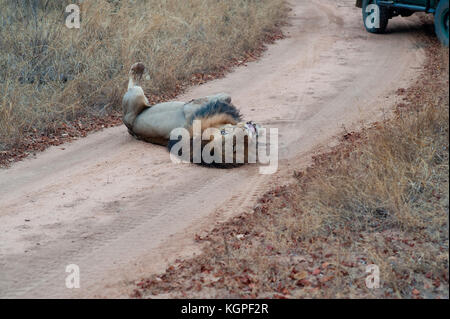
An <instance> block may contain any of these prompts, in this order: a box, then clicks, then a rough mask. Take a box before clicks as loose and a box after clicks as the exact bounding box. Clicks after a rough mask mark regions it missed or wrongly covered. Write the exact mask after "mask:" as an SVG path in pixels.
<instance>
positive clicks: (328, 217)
mask: <svg viewBox="0 0 450 319" xmlns="http://www.w3.org/2000/svg"><path fill="white" fill-rule="evenodd" d="M427 52H428V58H427V64H426V68H425V70H424V72H423V74H422V76H421V78H420V80H419V81H418V83H417V84H416V85H414V86H413V87H411V88H408V89H406V90H404V89H402V90H399V94H402V95H404V102H405V103H403V104H402V105H399V107H398V109H397V116H396V117H395V118H394V119H392V120H389V121H387V122H384V123H376V124H375V125H374V127H372V128H369V129H366V130H364V131H362V132H359V133H351V134H347V135H346V136H345V139H344V140H343V143H342V144H341V145H340V146H339V147H337V148H335V149H334V150H333V151H331V152H329V153H327V154H323V155H320V156H318V157H316V158H315V162H314V165H313V166H312V167H310V168H308V169H307V170H306V171H303V172H299V173H296V179H297V181H298V183H296V184H294V185H290V186H288V187H283V188H277V189H274V190H273V191H271V192H269V193H268V194H266V195H265V196H264V197H263V198H261V199H260V202H259V204H258V205H257V207H256V209H255V210H254V212H252V213H248V214H244V215H242V216H239V217H238V218H236V219H234V220H232V221H230V222H228V223H225V224H223V225H221V226H220V227H218V228H217V229H215V230H213V231H212V233H210V234H209V235H208V236H206V237H205V238H203V240H204V241H205V248H204V252H203V254H201V255H200V256H196V257H195V259H192V260H185V261H179V262H178V263H176V264H174V265H172V266H171V267H169V268H168V269H167V271H166V272H165V273H164V274H161V275H158V276H156V275H154V276H152V277H150V278H149V279H144V280H142V281H141V282H140V283H139V284H138V287H139V289H138V290H136V296H139V297H141V296H154V295H156V296H157V295H160V294H165V293H170V294H169V296H171V297H186V296H187V297H243V298H249V297H250V298H257V297H259V298H264V297H271V298H286V297H287V298H361V297H363V298H380V297H381V298H419V297H422V298H436V297H441V298H442V297H444V298H448V296H449V290H448V287H449V285H448V231H449V229H448V212H449V174H448V173H449V166H448V165H449V163H448V160H449V158H448V156H449V153H448V151H449V150H448V147H449V145H448V139H449V127H448V125H449V123H448V120H449V109H448V106H449V91H448V74H449V73H448V50H445V49H442V48H440V47H439V46H438V45H431V46H430V47H428V48H427ZM368 264H376V265H378V266H379V269H380V277H381V288H380V289H368V288H367V287H366V285H365V278H366V277H367V275H368V274H367V273H366V272H365V271H366V266H367V265H368Z"/></svg>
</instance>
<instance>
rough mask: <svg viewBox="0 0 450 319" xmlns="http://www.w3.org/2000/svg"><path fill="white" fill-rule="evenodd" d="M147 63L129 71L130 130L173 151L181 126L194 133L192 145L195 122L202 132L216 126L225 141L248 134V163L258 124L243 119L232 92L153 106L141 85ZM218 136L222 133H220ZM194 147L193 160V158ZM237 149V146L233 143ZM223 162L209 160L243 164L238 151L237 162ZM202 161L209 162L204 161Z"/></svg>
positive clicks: (126, 114) (126, 113) (126, 105)
mask: <svg viewBox="0 0 450 319" xmlns="http://www.w3.org/2000/svg"><path fill="white" fill-rule="evenodd" d="M144 71H145V66H144V65H143V64H142V63H135V64H134V65H133V66H132V67H131V69H130V73H129V82H128V91H127V92H126V93H125V95H124V97H123V100H122V107H123V122H124V124H125V125H126V126H127V128H128V132H129V133H130V134H131V135H133V136H134V137H136V138H137V139H140V140H144V141H146V142H150V143H155V144H159V145H164V146H167V147H168V148H169V151H171V149H172V147H173V146H174V145H175V144H176V143H177V142H179V140H178V139H175V140H171V139H170V136H171V132H172V131H173V130H174V129H177V128H184V129H186V130H188V131H189V132H190V134H191V145H192V142H193V140H194V139H195V137H193V134H192V133H193V126H194V122H195V121H201V122H199V123H201V132H202V133H203V132H204V131H205V130H207V129H208V128H216V129H218V131H219V132H221V134H220V136H218V137H217V136H214V139H216V138H222V140H223V141H222V143H224V144H225V141H226V140H227V139H233V143H235V141H234V140H235V138H234V137H233V136H234V135H235V133H236V132H240V133H242V134H245V135H246V138H245V147H244V153H245V156H244V161H243V162H244V163H245V162H247V160H248V156H247V152H248V143H249V140H252V141H253V142H255V143H256V138H257V130H258V127H257V126H256V125H254V124H253V123H251V122H248V123H243V122H241V121H242V119H241V115H240V113H239V110H238V109H237V108H236V107H235V106H234V105H233V104H232V103H231V97H230V96H229V95H228V94H224V93H220V94H216V95H212V96H207V97H204V98H200V99H195V100H192V101H190V102H179V101H173V102H165V103H159V104H155V105H150V103H149V102H148V99H147V98H146V97H145V95H144V91H143V89H142V87H141V86H140V81H141V79H142V76H143V73H144ZM216 135H218V134H216ZM210 141H211V139H206V140H202V141H201V148H202V149H203V148H204V146H205V145H206V144H207V143H209V142H210ZM192 149H193V148H192V147H191V154H190V160H191V161H192V160H193V154H192ZM233 152H235V147H234V146H233ZM222 159H223V160H222V161H219V162H217V161H215V162H212V163H208V165H212V166H216V167H233V166H236V164H239V163H238V161H237V160H236V154H233V162H232V163H231V162H228V163H225V160H224V157H222ZM201 163H202V164H206V163H205V162H204V161H203V160H202V161H201Z"/></svg>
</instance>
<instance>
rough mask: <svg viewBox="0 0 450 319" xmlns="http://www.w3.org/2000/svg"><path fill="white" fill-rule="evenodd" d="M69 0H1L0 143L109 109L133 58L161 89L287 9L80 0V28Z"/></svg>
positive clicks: (239, 48)
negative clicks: (68, 20) (72, 22)
mask: <svg viewBox="0 0 450 319" xmlns="http://www.w3.org/2000/svg"><path fill="white" fill-rule="evenodd" d="M72 2H73V1H48V0H21V1H15V0H0V48H1V51H0V151H1V150H2V149H7V148H8V147H11V146H12V145H14V144H15V143H18V142H19V141H20V140H21V139H22V138H23V137H24V136H25V135H27V134H32V133H36V132H38V133H43V134H48V133H49V132H52V131H54V130H55V129H56V127H57V126H59V125H60V124H61V122H64V121H66V122H70V121H72V120H74V119H76V118H78V117H80V116H85V115H87V114H88V115H89V114H93V115H95V116H102V115H104V114H107V113H108V112H110V111H111V110H113V109H116V108H117V107H118V106H119V102H120V98H121V96H122V93H123V91H124V87H125V84H124V83H125V80H126V78H127V75H126V74H127V72H128V68H129V66H130V65H131V64H132V63H134V62H136V61H142V62H144V63H145V64H146V65H147V66H148V68H149V75H150V76H151V79H150V80H148V81H147V82H146V83H144V86H145V87H146V88H151V89H150V91H149V94H153V95H157V96H160V95H164V94H166V93H167V92H171V91H174V90H176V89H177V88H178V87H179V86H180V85H183V83H185V82H188V81H189V80H190V78H191V77H192V75H193V74H196V73H208V72H214V71H215V70H219V69H220V68H222V67H223V66H224V65H226V64H227V63H228V62H229V61H230V60H231V59H233V58H237V57H240V56H242V55H243V54H244V53H245V52H248V51H250V50H253V49H255V48H256V47H258V46H260V44H261V41H262V40H263V38H264V37H265V36H266V35H267V34H268V33H270V32H271V31H273V30H274V28H276V25H277V24H278V23H279V22H280V20H281V19H282V17H283V16H284V14H285V7H284V1H283V0H259V1H254V0H227V1H217V0H191V1H178V0H164V1H160V0H140V1H125V0H123V1H121V0H95V1H94V0H85V1H83V4H82V5H81V18H82V21H81V29H79V30H78V29H68V28H67V27H66V26H65V24H64V21H65V19H64V9H65V6H66V5H68V4H70V3H72Z"/></svg>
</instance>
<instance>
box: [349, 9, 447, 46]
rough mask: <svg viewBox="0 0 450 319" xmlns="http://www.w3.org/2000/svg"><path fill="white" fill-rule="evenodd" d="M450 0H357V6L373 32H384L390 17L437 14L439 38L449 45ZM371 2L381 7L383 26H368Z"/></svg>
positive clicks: (436, 28) (369, 29) (436, 22)
mask: <svg viewBox="0 0 450 319" xmlns="http://www.w3.org/2000/svg"><path fill="white" fill-rule="evenodd" d="M448 2H449V0H390V1H388V0H356V6H357V7H359V8H362V9H363V19H364V21H363V22H364V25H365V26H366V29H367V31H369V32H371V33H383V32H384V30H385V29H386V26H387V22H388V20H389V19H391V18H393V17H396V16H402V17H407V16H410V15H412V14H413V13H415V12H426V13H432V14H434V15H435V19H434V25H435V30H436V34H437V36H438V38H439V40H440V41H441V42H442V43H443V44H444V45H445V46H447V47H448V34H449V32H448V30H449V10H448ZM369 4H377V5H378V6H379V8H380V11H381V13H380V17H381V26H380V27H378V28H374V27H368V26H367V25H366V19H367V16H368V14H369V13H368V11H367V10H366V7H367V9H368V5H369Z"/></svg>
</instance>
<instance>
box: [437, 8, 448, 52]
mask: <svg viewBox="0 0 450 319" xmlns="http://www.w3.org/2000/svg"><path fill="white" fill-rule="evenodd" d="M434 29H435V31H436V35H437V37H438V39H439V41H441V43H442V44H443V45H445V46H446V47H448V0H441V1H439V4H438V6H437V8H436V12H435V13H434Z"/></svg>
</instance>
